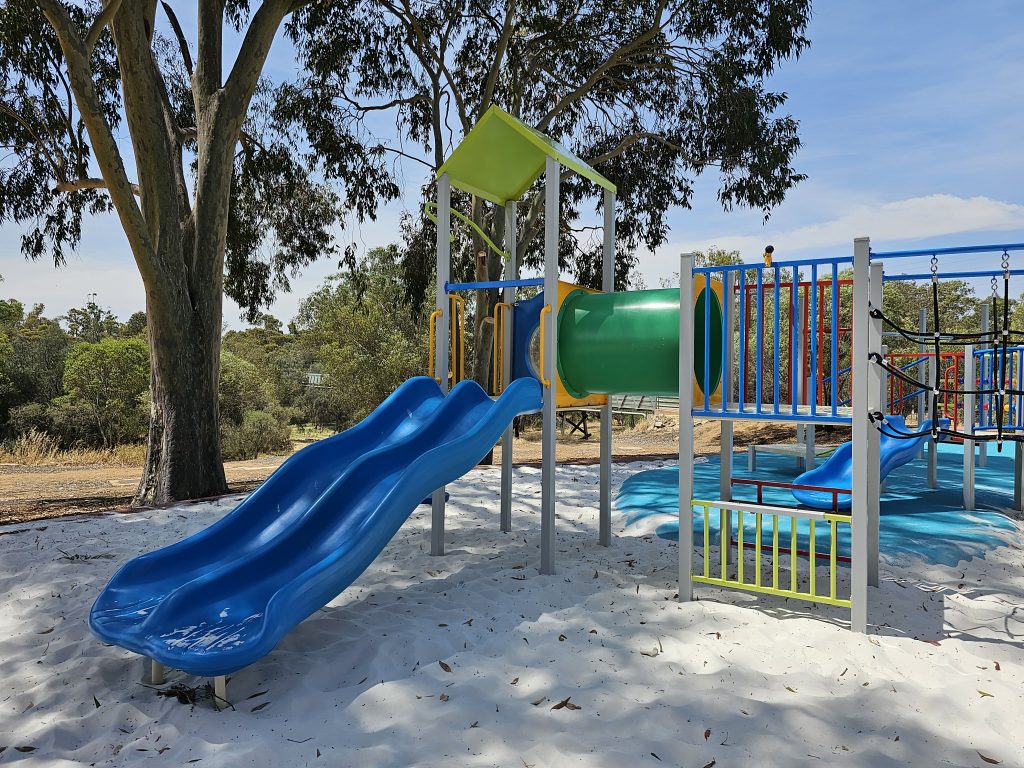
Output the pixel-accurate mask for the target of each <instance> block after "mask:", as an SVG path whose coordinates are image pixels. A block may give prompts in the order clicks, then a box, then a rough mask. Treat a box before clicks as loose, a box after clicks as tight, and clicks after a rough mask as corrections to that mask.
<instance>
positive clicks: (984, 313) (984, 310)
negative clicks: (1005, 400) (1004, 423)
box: [978, 301, 998, 467]
mask: <svg viewBox="0 0 1024 768" xmlns="http://www.w3.org/2000/svg"><path fill="white" fill-rule="evenodd" d="M990 309H991V307H990V306H989V305H988V304H987V303H986V302H984V301H983V302H981V332H982V333H988V332H989V330H990V328H991V327H992V325H991V322H992V321H991V318H990V317H989V310H990ZM985 346H987V347H991V348H993V349H995V344H988V343H986V344H985ZM995 360H996V356H995V355H992V368H991V371H990V373H989V375H990V376H992V377H993V378H995V368H996V365H995ZM979 389H998V387H996V386H994V385H993V382H991V381H990V382H989V383H988V384H987V385H985V386H984V387H979ZM995 407H996V399H995V398H994V397H990V398H989V411H988V417H987V418H986V423H987V424H988V425H989V426H992V425H993V424H994V423H995V418H996V417H995V414H994V413H993V412H992V409H993V408H995ZM978 466H979V467H987V466H988V443H978Z"/></svg>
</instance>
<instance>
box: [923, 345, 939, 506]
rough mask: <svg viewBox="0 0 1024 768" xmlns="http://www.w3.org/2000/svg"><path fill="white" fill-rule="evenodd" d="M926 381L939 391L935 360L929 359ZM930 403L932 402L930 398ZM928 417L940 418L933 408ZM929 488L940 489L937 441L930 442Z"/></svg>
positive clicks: (937, 366) (936, 362)
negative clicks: (933, 411)
mask: <svg viewBox="0 0 1024 768" xmlns="http://www.w3.org/2000/svg"><path fill="white" fill-rule="evenodd" d="M926 381H930V382H931V385H932V390H933V391H934V390H936V389H938V386H939V362H938V360H935V359H929V361H928V378H927V379H926ZM928 402H929V403H930V402H931V398H930V397H929V399H928ZM928 416H929V418H932V419H937V418H939V414H938V413H932V408H931V406H930V405H929V406H928ZM927 443H928V487H929V488H931V489H933V490H934V489H935V488H938V487H939V444H938V443H937V442H936V441H935V440H928V441H927Z"/></svg>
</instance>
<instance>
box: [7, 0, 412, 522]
mask: <svg viewBox="0 0 1024 768" xmlns="http://www.w3.org/2000/svg"><path fill="white" fill-rule="evenodd" d="M306 1H307V0H263V1H262V2H260V3H258V4H255V3H254V4H252V6H251V7H250V2H249V0H199V1H198V4H197V5H196V9H195V14H196V15H195V18H194V19H193V20H191V21H192V22H194V23H190V24H187V25H185V24H182V23H181V21H180V20H179V19H178V17H177V15H176V13H175V11H174V8H173V7H172V3H173V4H174V5H176V6H178V7H179V9H180V8H181V7H182V6H183V5H184V4H183V3H180V2H176V3H174V2H173V0H161V2H160V3H159V4H158V3H157V0H103V2H102V4H98V3H97V2H96V0H86V1H85V2H84V3H83V2H70V1H69V0H5V2H4V3H3V4H0V146H2V147H3V148H4V150H5V157H4V159H3V160H0V223H3V222H12V221H13V222H14V223H15V224H16V225H18V226H21V227H22V228H23V232H24V234H23V237H22V250H23V252H24V254H25V255H26V256H27V257H29V258H34V259H39V258H52V259H53V260H54V261H55V262H56V263H57V264H58V265H59V264H60V263H62V262H63V261H64V259H65V258H66V255H67V253H68V252H69V250H72V249H74V248H75V247H77V245H78V244H79V241H80V238H81V236H82V221H83V217H85V216H87V215H89V214H95V213H102V212H112V213H113V214H115V215H116V216H117V219H118V221H119V222H120V225H121V227H122V228H123V229H124V233H125V236H126V239H127V243H128V245H129V247H130V249H131V253H132V255H133V256H134V259H135V263H136V265H137V267H138V270H139V273H140V275H141V277H142V282H143V285H144V287H145V291H146V319H147V321H148V322H147V335H148V340H149V347H150V352H151V357H152V366H151V378H150V388H151V391H152V413H151V428H150V433H149V443H148V451H147V457H146V467H145V471H144V473H143V478H142V481H141V483H140V485H139V489H138V492H137V494H136V502H137V503H147V502H153V501H167V500H172V499H181V498H188V497H196V496H204V495H209V494H214V493H218V492H223V491H225V490H226V483H225V478H224V470H223V463H222V461H221V447H220V437H219V435H218V403H217V383H218V376H219V356H220V344H221V324H222V303H223V295H224V293H225V291H226V292H227V293H228V294H229V295H231V296H232V297H233V298H235V299H236V300H237V301H238V302H239V303H240V304H241V305H242V306H243V307H245V308H246V309H247V310H249V311H250V314H251V315H252V316H255V315H256V314H257V313H258V311H259V309H260V308H261V307H262V306H266V305H267V304H268V303H269V302H270V300H271V298H272V296H273V295H274V292H275V291H276V290H279V289H282V288H287V287H288V278H289V276H290V275H291V274H292V272H293V270H294V269H297V268H299V267H301V266H303V265H305V264H308V263H309V262H310V261H312V260H313V259H316V258H319V257H323V256H334V255H336V254H337V253H338V251H339V246H338V244H337V242H336V239H335V238H336V234H337V231H338V228H339V224H340V223H343V222H345V221H352V220H354V219H361V218H363V217H366V216H372V215H373V214H374V210H375V206H376V204H377V201H378V200H379V199H380V198H382V197H384V198H387V197H394V196H395V195H397V193H398V188H397V187H396V186H395V185H394V183H393V182H392V181H391V180H390V178H388V176H387V175H386V174H385V173H384V172H383V170H382V169H381V168H380V166H379V162H378V160H379V156H378V151H377V150H368V149H366V148H365V146H364V144H363V143H362V142H361V141H360V140H359V137H358V136H357V135H355V134H353V133H351V132H349V130H348V129H347V128H346V127H345V126H346V124H345V123H344V121H343V120H342V119H341V118H340V116H339V115H337V114H336V113H337V110H332V109H327V110H325V111H324V112H323V113H321V114H320V115H318V118H319V122H312V121H311V122H310V124H309V126H308V127H309V129H310V132H307V131H306V130H305V127H306V126H305V125H304V124H299V123H297V122H296V120H295V118H296V115H297V114H298V113H297V111H296V103H295V102H296V100H297V102H298V106H299V107H301V104H302V98H303V95H302V92H301V89H297V88H295V87H289V85H288V84H287V83H284V82H274V81H271V80H270V79H268V78H267V77H265V76H264V75H263V69H264V65H265V63H266V61H267V56H268V54H269V52H270V49H271V45H272V43H273V42H274V40H275V37H276V36H277V35H278V32H279V31H280V30H281V29H282V26H283V25H284V23H285V21H286V19H288V17H289V16H290V15H291V14H293V13H294V12H295V11H296V10H298V9H300V8H301V7H302V6H303V5H304V3H305V2H306ZM339 5H340V6H344V7H347V8H350V9H351V10H350V12H355V10H356V5H355V4H353V3H344V4H341V3H339ZM339 12H340V13H344V11H339ZM186 27H187V28H189V29H195V30H196V32H195V37H194V39H192V40H190V39H188V37H187V36H186V34H185V31H184V30H185V28H186ZM297 31H298V27H296V33H297ZM332 39H333V40H334V42H335V44H336V45H338V46H339V50H343V49H346V48H352V47H358V46H361V45H362V41H361V40H360V38H359V37H358V36H357V32H356V30H355V27H352V34H351V35H349V36H347V37H346V35H345V31H344V29H343V30H335V31H334V32H333V33H332ZM234 49H237V51H238V53H237V55H236V56H234V58H233V60H232V59H230V58H229V56H228V54H229V52H230V51H231V50H234ZM342 255H343V256H344V257H347V258H348V259H349V260H351V257H352V255H353V253H352V251H351V250H348V251H347V252H346V253H344V254H342Z"/></svg>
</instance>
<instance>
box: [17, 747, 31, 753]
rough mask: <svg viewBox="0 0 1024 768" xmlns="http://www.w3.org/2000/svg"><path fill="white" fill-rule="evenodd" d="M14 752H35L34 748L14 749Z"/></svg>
mask: <svg viewBox="0 0 1024 768" xmlns="http://www.w3.org/2000/svg"><path fill="white" fill-rule="evenodd" d="M14 751H15V752H35V751H36V748H35V747H15V748H14Z"/></svg>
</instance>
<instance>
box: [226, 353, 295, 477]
mask: <svg viewBox="0 0 1024 768" xmlns="http://www.w3.org/2000/svg"><path fill="white" fill-rule="evenodd" d="M220 361H221V365H220V429H221V449H222V451H223V453H224V458H225V459H254V458H256V457H257V456H258V455H259V454H261V453H273V452H275V451H276V452H280V451H286V450H287V449H288V448H289V447H290V446H291V441H290V439H289V428H288V424H289V421H290V419H291V417H292V416H293V413H292V412H291V411H290V410H289V409H287V408H283V407H281V405H280V404H279V403H278V402H277V401H276V400H275V399H274V397H273V394H272V387H271V386H270V384H268V382H267V381H266V380H265V372H264V371H262V370H261V369H260V368H258V367H257V366H256V365H254V364H253V363H251V362H249V361H248V360H246V359H244V358H242V357H239V356H238V355H235V354H233V353H231V352H227V351H224V352H222V353H221V358H220Z"/></svg>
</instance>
